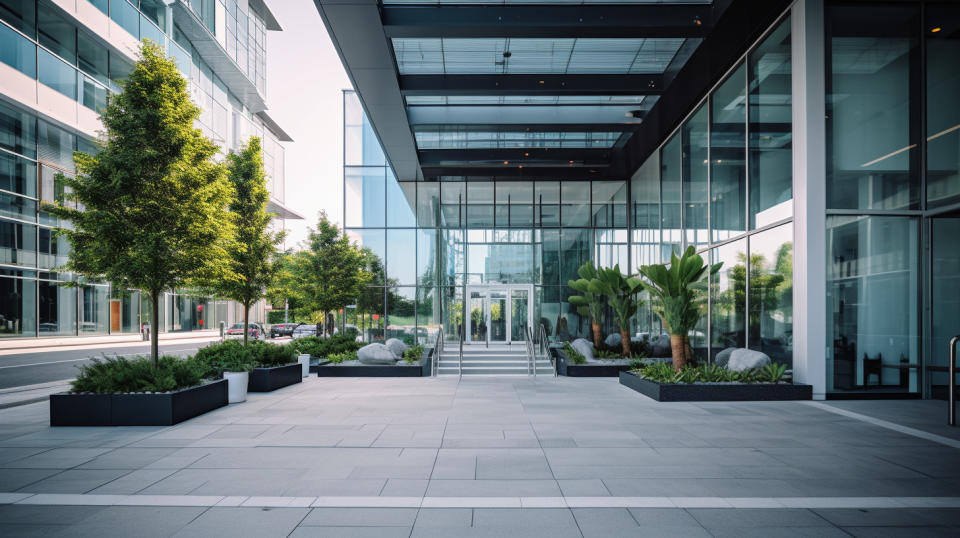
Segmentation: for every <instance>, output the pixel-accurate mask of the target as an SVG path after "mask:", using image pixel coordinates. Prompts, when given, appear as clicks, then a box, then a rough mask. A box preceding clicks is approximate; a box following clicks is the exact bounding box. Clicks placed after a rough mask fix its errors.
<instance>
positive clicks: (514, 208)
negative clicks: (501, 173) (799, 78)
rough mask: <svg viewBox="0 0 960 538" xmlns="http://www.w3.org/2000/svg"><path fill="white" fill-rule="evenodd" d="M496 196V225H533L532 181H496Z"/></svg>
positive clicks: (526, 226) (527, 226)
mask: <svg viewBox="0 0 960 538" xmlns="http://www.w3.org/2000/svg"><path fill="white" fill-rule="evenodd" d="M496 198H497V200H496V206H495V207H496V223H497V226H513V227H517V226H519V227H525V228H529V227H531V226H533V221H534V218H533V183H531V182H529V181H498V182H497V189H496Z"/></svg>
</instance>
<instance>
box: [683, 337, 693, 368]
mask: <svg viewBox="0 0 960 538" xmlns="http://www.w3.org/2000/svg"><path fill="white" fill-rule="evenodd" d="M683 349H684V351H685V352H686V360H685V361H684V364H693V346H691V345H690V337H689V336H684V337H683Z"/></svg>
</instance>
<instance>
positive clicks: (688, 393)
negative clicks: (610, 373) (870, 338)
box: [620, 372, 813, 402]
mask: <svg viewBox="0 0 960 538" xmlns="http://www.w3.org/2000/svg"><path fill="white" fill-rule="evenodd" d="M620 384H621V385H624V386H626V387H629V388H631V389H633V390H635V391H637V392H639V393H640V394H643V395H644V396H647V397H649V398H653V399H654V400H656V401H658V402H764V401H785V400H812V399H813V387H812V386H811V385H791V384H787V383H777V384H773V383H716V384H713V383H693V384H686V383H657V382H656V381H650V380H649V379H644V378H642V377H639V376H637V375H636V374H633V373H632V372H620Z"/></svg>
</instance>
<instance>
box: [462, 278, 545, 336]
mask: <svg viewBox="0 0 960 538" xmlns="http://www.w3.org/2000/svg"><path fill="white" fill-rule="evenodd" d="M532 288H533V287H532V286H529V285H494V286H468V287H467V296H468V297H469V298H470V301H469V302H468V304H467V307H468V309H469V312H468V319H469V323H470V325H469V327H468V330H467V337H466V341H467V342H468V343H493V344H497V343H499V344H508V343H515V342H523V339H524V333H525V331H526V328H527V327H529V326H530V323H531V319H530V316H531V311H530V298H531V297H532V296H533V289H532Z"/></svg>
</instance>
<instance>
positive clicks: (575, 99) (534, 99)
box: [406, 95, 659, 107]
mask: <svg viewBox="0 0 960 538" xmlns="http://www.w3.org/2000/svg"><path fill="white" fill-rule="evenodd" d="M658 98H659V96H656V95H654V96H648V95H408V96H407V97H406V99H407V105H409V106H419V105H443V106H447V105H640V104H643V105H644V106H645V107H650V106H653V103H655V102H656V101H657V99H658Z"/></svg>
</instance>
